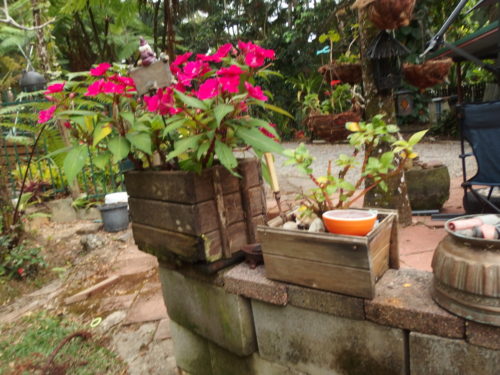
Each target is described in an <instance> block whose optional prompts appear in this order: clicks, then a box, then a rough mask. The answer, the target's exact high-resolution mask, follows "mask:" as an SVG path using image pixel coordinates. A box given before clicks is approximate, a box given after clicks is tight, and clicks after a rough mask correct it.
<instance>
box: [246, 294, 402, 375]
mask: <svg viewBox="0 0 500 375" xmlns="http://www.w3.org/2000/svg"><path fill="white" fill-rule="evenodd" d="M252 309H253V312H254V319H255V329H256V332H257V341H258V346H259V354H260V356H261V357H262V358H263V359H266V360H268V361H271V362H279V363H281V364H282V365H284V366H287V367H291V368H293V369H296V370H299V371H303V372H305V373H308V374H314V375H331V374H349V375H357V374H360V375H361V374H362V375H366V374H370V375H379V374H380V375H393V374H394V375H395V374H401V375H402V374H406V372H405V371H406V369H405V350H404V347H405V345H404V341H405V340H404V333H403V331H402V330H399V329H395V328H389V327H383V326H379V325H377V324H375V323H371V322H368V321H366V320H364V321H361V320H351V319H346V318H341V317H337V316H332V315H327V314H323V313H319V312H316V311H311V310H306V309H302V308H298V307H295V306H291V305H288V306H286V307H279V306H275V305H270V304H267V303H263V302H259V301H252Z"/></svg>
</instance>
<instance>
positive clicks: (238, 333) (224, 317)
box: [160, 266, 257, 356]
mask: <svg viewBox="0 0 500 375" xmlns="http://www.w3.org/2000/svg"><path fill="white" fill-rule="evenodd" d="M160 279H161V283H162V288H163V295H164V298H165V303H166V306H167V311H168V315H169V316H170V319H171V320H173V321H175V322H176V323H178V324H180V325H182V326H184V327H186V328H188V329H190V330H192V331H194V332H195V333H197V334H198V335H200V336H202V337H204V338H206V339H208V340H210V341H212V342H213V343H215V344H217V345H219V346H221V347H223V348H224V349H227V350H229V351H230V352H232V353H234V354H236V355H238V356H248V355H250V354H252V353H253V352H255V351H256V347H257V343H256V339H255V331H254V327H253V316H252V310H251V307H250V301H249V300H248V299H245V298H243V297H240V296H237V295H235V294H230V293H227V292H226V291H225V290H224V289H223V288H221V287H217V286H214V285H211V284H208V283H205V282H202V281H199V280H195V279H192V278H189V277H186V276H184V275H182V274H180V273H179V272H176V271H173V270H170V269H167V268H165V267H162V266H160Z"/></svg>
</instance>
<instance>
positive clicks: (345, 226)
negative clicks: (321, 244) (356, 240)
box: [323, 210, 377, 236]
mask: <svg viewBox="0 0 500 375" xmlns="http://www.w3.org/2000/svg"><path fill="white" fill-rule="evenodd" d="M376 220H377V213H376V212H375V211H360V210H332V211H326V212H325V213H324V214H323V223H325V227H326V229H327V230H328V232H330V233H335V234H347V235H350V236H366V235H367V234H368V233H370V231H371V230H372V228H373V226H374V225H375V221H376Z"/></svg>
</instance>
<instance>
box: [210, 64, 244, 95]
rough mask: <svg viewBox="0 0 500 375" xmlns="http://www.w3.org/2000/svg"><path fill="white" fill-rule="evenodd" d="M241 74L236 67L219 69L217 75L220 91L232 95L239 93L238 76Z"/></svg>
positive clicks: (240, 70) (239, 69)
mask: <svg viewBox="0 0 500 375" xmlns="http://www.w3.org/2000/svg"><path fill="white" fill-rule="evenodd" d="M243 72H244V71H243V70H242V69H241V68H240V67H239V66H237V65H231V66H230V67H228V68H221V69H219V70H218V71H217V75H218V76H219V77H220V78H219V82H220V84H221V86H222V89H223V90H224V91H227V92H230V93H233V94H235V93H237V92H238V91H239V85H240V76H241V74H242V73H243Z"/></svg>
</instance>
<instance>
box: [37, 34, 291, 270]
mask: <svg viewBox="0 0 500 375" xmlns="http://www.w3.org/2000/svg"><path fill="white" fill-rule="evenodd" d="M191 56H192V53H190V52H188V53H185V54H183V55H180V56H178V57H177V58H176V59H175V60H174V61H173V62H172V64H171V66H170V68H171V71H172V73H173V76H174V81H173V82H172V83H171V85H169V86H168V87H164V88H160V89H158V90H157V91H154V92H151V93H149V94H148V95H144V96H143V97H141V96H139V95H136V91H135V85H134V82H133V80H132V79H131V78H130V77H128V76H127V74H126V71H125V70H124V68H123V67H120V66H116V65H114V66H112V65H111V64H107V63H103V64H100V65H99V66H97V67H96V68H94V69H92V70H91V71H90V74H88V73H86V74H78V77H79V78H80V80H79V81H77V82H75V81H72V80H71V79H70V80H68V81H67V82H66V83H59V84H56V85H51V86H50V87H49V89H48V90H47V92H46V94H47V96H48V98H49V100H51V101H52V103H51V106H50V107H49V108H47V109H45V110H43V111H41V112H40V114H39V122H41V123H44V122H47V121H50V120H53V119H57V120H58V121H61V122H63V123H64V125H65V126H66V127H67V128H68V130H69V133H70V134H71V136H72V139H73V142H72V146H71V147H70V148H69V150H67V151H68V154H67V156H66V158H65V161H64V170H65V172H66V175H67V176H68V180H69V181H71V180H72V179H73V178H74V177H75V176H76V174H77V173H78V172H79V171H80V170H81V169H82V168H83V166H84V165H85V163H86V161H87V159H88V158H89V157H92V158H93V162H94V164H95V165H96V166H98V167H102V168H105V167H106V166H107V165H108V164H109V163H123V162H124V161H128V162H129V163H131V164H132V165H133V167H134V170H133V171H130V172H128V173H127V174H126V176H125V185H126V187H127V192H128V194H129V196H130V199H129V206H130V212H131V218H132V222H133V224H132V228H133V232H134V238H135V240H136V243H137V244H138V246H139V248H141V249H142V250H145V251H148V252H151V253H153V254H155V255H156V256H158V257H159V258H160V259H162V260H172V259H175V260H179V259H180V260H182V261H189V262H215V261H219V260H223V259H228V258H232V256H233V254H234V253H235V252H237V251H238V250H239V249H240V248H241V246H242V245H244V244H246V243H248V242H254V225H255V223H259V222H263V220H264V215H265V213H266V208H265V199H264V196H263V191H262V178H261V172H260V168H259V165H260V161H259V158H260V156H262V155H263V154H264V153H266V152H278V153H279V152H281V151H282V146H281V145H280V144H279V142H277V139H278V138H277V134H276V131H275V129H274V127H273V126H271V125H270V124H269V122H268V121H266V110H269V109H270V110H275V111H277V112H280V113H282V114H287V113H286V112H285V111H283V110H281V109H279V108H277V107H274V106H272V105H270V104H268V103H267V100H268V97H267V96H266V94H265V93H264V91H263V90H262V88H261V87H260V86H258V85H256V79H257V77H262V76H266V75H268V74H271V72H270V71H269V70H268V69H267V68H268V67H269V65H265V61H266V60H271V59H273V58H274V51H272V50H267V49H264V48H261V47H259V46H257V45H255V44H253V43H252V42H248V43H244V42H239V43H238V48H235V47H234V46H233V45H231V44H226V45H223V46H222V47H220V48H219V49H218V50H217V51H216V52H215V53H214V54H211V55H197V56H196V57H195V58H194V59H190V58H191ZM73 77H75V75H73V76H72V77H70V78H73ZM264 131H265V132H266V133H267V134H268V135H271V137H269V136H268V135H265V134H264V133H263V132H264ZM250 151H251V152H250ZM245 155H256V156H257V158H250V159H248V160H247V159H239V157H240V156H245Z"/></svg>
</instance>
